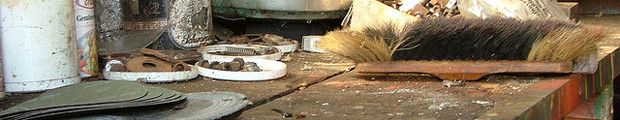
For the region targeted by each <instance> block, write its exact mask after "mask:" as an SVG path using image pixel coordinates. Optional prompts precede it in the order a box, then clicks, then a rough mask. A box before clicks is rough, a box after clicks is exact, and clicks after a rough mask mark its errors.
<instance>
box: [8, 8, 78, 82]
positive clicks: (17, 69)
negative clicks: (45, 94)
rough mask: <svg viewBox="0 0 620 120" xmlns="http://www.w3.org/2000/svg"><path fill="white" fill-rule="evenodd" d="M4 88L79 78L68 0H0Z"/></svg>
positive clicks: (74, 80)
mask: <svg viewBox="0 0 620 120" xmlns="http://www.w3.org/2000/svg"><path fill="white" fill-rule="evenodd" d="M0 2H1V3H0V19H1V20H2V21H1V22H0V26H1V28H2V29H1V30H0V35H1V36H2V37H1V38H2V60H3V61H2V62H3V68H4V69H3V74H4V80H5V83H4V85H5V90H6V92H38V91H45V90H48V89H53V88H57V87H61V86H66V85H70V84H75V83H79V82H80V76H79V75H78V55H77V45H76V37H75V24H74V20H73V15H74V14H73V1H72V0H2V1H0Z"/></svg>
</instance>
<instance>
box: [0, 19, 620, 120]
mask: <svg viewBox="0 0 620 120" xmlns="http://www.w3.org/2000/svg"><path fill="white" fill-rule="evenodd" d="M613 19H615V18H610V19H609V21H607V23H610V22H611V23H615V24H613V25H610V26H608V27H611V28H608V29H611V30H614V32H616V31H618V30H617V28H615V27H617V26H620V25H619V24H620V22H614V21H613ZM597 20H599V19H595V20H594V22H593V23H596V24H600V25H606V24H605V23H600V21H597ZM583 21H588V20H587V19H586V20H583ZM619 46H620V34H618V33H610V35H609V36H606V37H605V39H604V40H603V41H602V42H601V44H600V46H599V49H598V53H599V55H598V70H597V71H596V73H594V74H544V75H513V74H498V75H491V76H487V77H484V78H482V79H480V80H476V81H465V82H464V83H463V84H462V85H455V86H450V87H446V86H444V85H445V84H446V83H445V82H454V81H442V80H439V79H437V78H435V77H432V76H429V75H424V74H390V75H369V74H360V73H357V72H355V68H354V66H355V64H354V63H353V62H352V61H351V60H349V59H347V58H344V57H340V56H337V55H333V54H323V53H309V52H299V51H298V52H294V53H291V54H289V55H290V57H291V58H292V59H291V60H290V61H287V62H285V63H286V64H287V69H288V74H287V75H286V76H285V77H283V78H279V79H276V80H268V81H257V82H237V81H222V80H214V79H210V78H205V77H198V78H196V79H193V80H188V81H183V82H174V83H160V84H149V85H152V86H158V87H164V88H169V89H172V90H177V91H181V92H185V93H193V92H209V91H228V92H237V93H242V94H245V95H247V96H248V99H249V100H250V101H251V105H249V106H248V107H246V108H245V110H244V111H243V112H242V113H241V114H240V116H239V118H240V119H259V120H263V119H283V115H282V113H278V112H276V111H274V109H276V110H279V111H281V112H286V113H290V114H292V117H286V118H285V119H457V118H458V119H562V118H565V119H571V118H575V119H579V118H586V119H607V118H609V119H610V118H611V117H612V115H611V111H612V110H611V106H612V96H613V94H614V93H613V85H612V83H613V82H612V81H613V80H614V79H615V78H616V76H618V74H620V66H619V65H617V63H620V53H619V50H618V47H619ZM95 80H98V79H96V78H95ZM85 81H91V80H85ZM38 95H40V93H31V94H11V95H8V96H7V97H6V98H4V99H3V100H2V101H0V108H1V109H6V108H8V107H11V106H14V105H16V104H19V103H20V102H23V101H25V100H29V99H32V98H34V97H36V96H38Z"/></svg>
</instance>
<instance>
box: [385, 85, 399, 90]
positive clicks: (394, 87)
mask: <svg viewBox="0 0 620 120" xmlns="http://www.w3.org/2000/svg"><path fill="white" fill-rule="evenodd" d="M400 87H403V85H392V86H388V87H385V88H384V89H385V90H395V89H396V88H400Z"/></svg>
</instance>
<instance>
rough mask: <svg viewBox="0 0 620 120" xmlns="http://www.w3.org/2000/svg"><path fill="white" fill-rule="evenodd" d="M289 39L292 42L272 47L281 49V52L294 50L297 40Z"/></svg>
mask: <svg viewBox="0 0 620 120" xmlns="http://www.w3.org/2000/svg"><path fill="white" fill-rule="evenodd" d="M291 41H292V42H293V43H292V44H286V45H275V46H274V47H276V48H278V50H280V51H282V53H291V52H295V50H297V48H298V46H299V42H297V41H296V40H291Z"/></svg>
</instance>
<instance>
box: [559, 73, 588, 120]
mask: <svg viewBox="0 0 620 120" xmlns="http://www.w3.org/2000/svg"><path fill="white" fill-rule="evenodd" d="M570 77H571V79H570V81H568V83H566V85H564V87H562V88H561V89H560V90H561V91H559V93H560V94H559V95H560V96H558V97H559V98H560V101H561V103H562V104H559V103H558V104H557V106H558V107H559V110H560V111H559V114H560V115H559V116H557V117H558V118H562V117H564V116H566V115H568V114H569V113H570V112H572V111H573V110H575V108H577V107H578V106H579V105H580V104H581V103H583V102H584V101H583V99H580V94H579V91H581V89H580V88H579V83H580V80H584V79H585V78H583V79H580V77H579V75H576V74H573V75H571V76H570ZM560 105H561V106H562V107H560Z"/></svg>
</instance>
